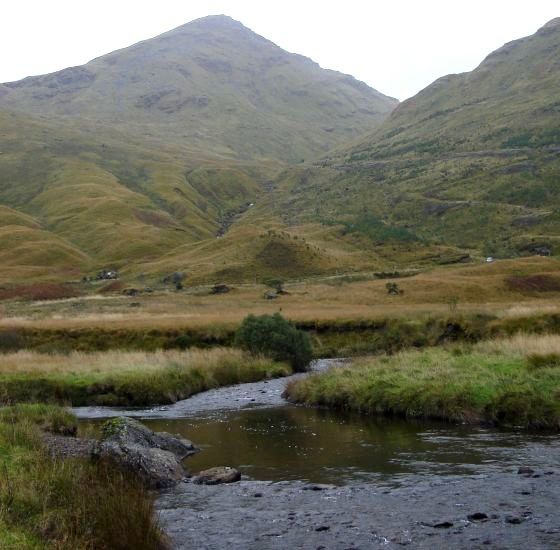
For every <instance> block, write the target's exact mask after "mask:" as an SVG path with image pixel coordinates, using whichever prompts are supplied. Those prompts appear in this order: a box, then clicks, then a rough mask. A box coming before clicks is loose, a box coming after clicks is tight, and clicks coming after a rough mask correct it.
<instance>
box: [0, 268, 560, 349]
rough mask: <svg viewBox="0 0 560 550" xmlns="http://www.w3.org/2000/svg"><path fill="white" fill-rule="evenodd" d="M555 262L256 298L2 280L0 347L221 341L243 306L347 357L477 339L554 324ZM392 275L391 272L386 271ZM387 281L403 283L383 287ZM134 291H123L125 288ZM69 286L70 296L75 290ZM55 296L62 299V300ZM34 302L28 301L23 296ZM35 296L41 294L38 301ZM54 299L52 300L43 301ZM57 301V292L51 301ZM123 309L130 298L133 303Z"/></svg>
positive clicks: (302, 287)
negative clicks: (285, 321)
mask: <svg viewBox="0 0 560 550" xmlns="http://www.w3.org/2000/svg"><path fill="white" fill-rule="evenodd" d="M559 274H560V262H559V261H558V260H557V259H555V258H543V257H531V258H523V259H517V260H507V261H506V260H504V261H496V262H494V263H491V264H486V263H484V264H481V263H471V264H464V265H453V266H442V267H438V268H434V269H425V270H423V271H419V272H414V271H413V272H401V273H398V277H396V276H397V274H396V273H394V274H393V273H374V272H360V273H353V274H345V275H338V276H332V277H316V278H312V277H310V278H307V279H305V280H300V281H298V280H289V281H287V282H286V283H285V285H284V287H285V290H286V291H287V294H283V295H281V296H279V297H278V298H277V299H275V300H266V299H264V293H265V292H266V291H267V290H270V287H267V286H266V285H264V284H239V285H233V289H232V290H231V292H229V293H227V294H223V295H212V294H211V288H212V287H211V286H210V285H207V286H205V285H196V286H195V285H189V284H188V283H187V284H186V288H185V289H184V290H182V291H179V292H176V291H175V290H171V289H170V288H169V285H167V286H165V285H163V284H161V283H160V285H159V286H155V287H154V288H153V292H144V291H143V289H144V288H145V284H144V285H143V284H141V282H140V281H138V280H134V279H132V280H131V279H126V278H125V279H123V280H120V281H117V283H118V284H114V283H110V284H107V283H106V282H100V283H94V284H93V283H92V284H89V285H85V286H83V287H82V286H81V285H66V287H65V288H59V287H57V286H56V285H55V284H50V285H47V284H46V283H42V284H32V285H20V286H13V287H8V286H7V287H5V288H4V290H1V289H0V297H2V296H5V297H6V299H4V300H1V301H0V351H4V352H10V351H15V350H19V349H32V350H35V351H39V352H43V353H60V352H65V353H69V352H71V351H73V350H80V351H86V352H92V351H107V350H119V349H120V350H143V351H156V350H158V349H162V348H164V349H180V348H185V347H192V346H196V347H201V348H208V347H216V346H222V347H223V346H230V345H231V344H232V342H233V335H234V332H235V330H236V328H237V327H238V326H239V324H240V323H241V321H242V320H243V318H244V317H245V316H247V315H248V314H255V315H261V314H265V313H266V314H272V313H276V312H280V313H281V314H282V315H283V316H284V317H287V318H289V319H291V320H292V321H294V322H295V323H296V324H297V325H298V326H299V327H300V328H302V329H304V330H306V331H308V332H309V333H310V335H311V337H312V340H313V347H314V351H315V355H316V356H322V357H328V356H340V355H356V354H360V353H362V354H363V353H378V352H383V351H395V350H397V349H399V348H402V347H406V346H417V347H418V346H426V345H436V344H439V343H441V340H446V339H449V334H447V332H446V331H448V330H450V329H448V325H455V326H456V327H455V328H454V329H451V330H453V331H454V333H455V335H456V336H457V338H458V339H467V340H470V341H472V340H478V339H481V338H488V337H492V336H496V335H500V334H504V335H508V334H511V333H514V332H516V331H519V330H524V331H526V332H540V333H542V332H554V331H560V306H559V305H558V304H559V303H560V302H558V298H559V297H560V290H559V289H560V275H559ZM392 276H395V277H396V278H390V277H392ZM387 283H395V284H397V286H398V289H399V290H400V291H402V293H400V294H399V295H390V294H388V291H387V287H386V285H387ZM126 288H136V289H137V290H138V292H139V293H138V294H137V295H135V296H126V295H124V294H123V293H122V290H123V289H126ZM76 294H78V295H77V296H76ZM64 296H67V297H66V298H65V297H64ZM33 297H34V298H35V299H31V298H33ZM37 298H40V299H37ZM49 298H51V299H49ZM55 298H58V299H55ZM131 306H132V307H131Z"/></svg>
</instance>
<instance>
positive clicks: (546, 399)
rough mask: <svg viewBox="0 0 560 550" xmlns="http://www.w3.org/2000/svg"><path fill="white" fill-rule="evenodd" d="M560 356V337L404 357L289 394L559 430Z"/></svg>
mask: <svg viewBox="0 0 560 550" xmlns="http://www.w3.org/2000/svg"><path fill="white" fill-rule="evenodd" d="M559 352H560V336H534V335H533V336H531V335H517V336H514V337H513V338H509V339H505V340H494V341H490V342H483V343H479V344H476V345H471V346H464V345H463V346H462V347H455V348H447V349H442V348H432V349H427V350H424V351H406V352H401V353H398V354H396V355H394V356H391V357H388V356H384V357H379V358H373V359H371V358H370V359H361V360H358V361H356V362H355V364H354V365H353V366H352V367H350V368H347V369H332V370H331V371H329V372H327V373H325V374H319V375H315V376H312V377H309V378H307V379H304V380H300V381H296V382H293V383H292V384H290V385H289V386H288V389H287V394H288V396H289V397H290V398H292V399H294V400H296V401H300V402H305V403H308V404H316V405H326V406H329V407H337V408H344V409H351V410H355V411H359V412H363V413H366V414H385V415H398V416H405V417H423V418H437V419H443V420H449V421H454V422H491V423H494V424H503V425H520V426H525V427H542V428H553V429H559V428H560V361H557V360H556V361H555V360H554V358H556V359H558V358H559V357H560V354H559ZM539 357H540V358H542V360H541V361H536V359H535V358H539ZM535 365H538V366H537V367H536V366H535Z"/></svg>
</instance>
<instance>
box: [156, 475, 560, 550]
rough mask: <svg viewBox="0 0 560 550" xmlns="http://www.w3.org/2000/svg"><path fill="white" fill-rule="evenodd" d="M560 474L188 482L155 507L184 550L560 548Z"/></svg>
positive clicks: (162, 499) (163, 496) (173, 538)
mask: <svg viewBox="0 0 560 550" xmlns="http://www.w3.org/2000/svg"><path fill="white" fill-rule="evenodd" d="M559 507H560V469H559V470H554V471H553V470H546V471H544V470H537V471H535V473H534V474H530V475H522V474H518V473H517V471H515V472H504V473H502V474H493V475H490V476H487V475H475V476H451V477H444V478H437V477H434V478H432V479H420V478H417V477H414V476H413V477H411V478H410V479H408V480H407V482H406V483H404V484H403V485H402V486H401V487H399V488H396V489H395V488H388V487H383V486H379V485H375V484H357V485H347V486H343V487H335V486H325V485H309V484H306V483H301V482H280V483H268V482H262V481H242V482H241V483H238V484H235V485H228V486H219V487H208V486H196V485H193V484H190V483H188V484H183V485H182V486H180V487H178V488H176V489H174V490H172V491H170V492H167V493H165V494H163V495H162V496H161V498H160V499H159V501H158V508H159V512H160V516H161V520H162V523H163V525H164V527H165V528H166V530H167V532H168V533H169V535H170V537H171V539H172V541H173V543H174V544H175V547H176V548H178V549H186V548H197V549H201V550H202V549H208V550H209V549H220V548H231V549H246V550H250V549H251V550H266V549H287V548H290V549H291V548H304V549H317V550H318V549H340V550H343V549H347V550H349V549H364V550H365V549H368V548H400V547H401V546H409V547H410V548H415V549H416V548H426V549H434V548H436V549H439V548H441V549H444V548H446V549H447V548H457V549H459V548H460V549H473V548H493V549H514V548H515V549H523V550H525V549H532V550H537V549H551V550H552V549H557V548H559V547H560V518H559V516H558V509H559Z"/></svg>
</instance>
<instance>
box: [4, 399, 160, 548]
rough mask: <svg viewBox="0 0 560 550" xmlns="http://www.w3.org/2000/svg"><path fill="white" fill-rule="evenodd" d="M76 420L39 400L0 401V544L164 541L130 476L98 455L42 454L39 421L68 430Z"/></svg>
mask: <svg viewBox="0 0 560 550" xmlns="http://www.w3.org/2000/svg"><path fill="white" fill-rule="evenodd" d="M75 421H76V420H75V418H73V417H72V416H71V415H70V414H69V413H67V412H66V411H62V410H61V409H58V408H56V407H49V406H45V405H31V406H24V405H22V406H18V407H8V408H4V409H0V548H6V549H8V548H13V549H16V548H17V549H19V548H22V549H23V548H37V549H39V548H41V549H42V548H60V549H64V550H66V549H68V550H81V549H84V550H85V549H88V550H89V549H93V548H95V549H100V550H109V549H117V550H125V549H130V548H135V549H139V550H156V549H162V548H165V547H166V543H165V538H164V535H163V534H162V532H161V530H160V529H159V527H158V525H157V522H156V520H155V515H154V509H153V502H152V497H151V496H150V495H149V494H148V493H147V492H146V491H145V489H144V488H143V487H142V485H141V484H140V483H139V482H138V481H137V480H135V479H133V478H129V477H127V476H126V475H124V474H123V473H122V472H120V471H118V470H115V469H113V468H111V466H110V465H109V464H107V463H104V462H97V463H92V462H89V461H86V460H81V459H80V460H79V459H66V460H57V459H53V458H52V457H50V456H49V455H48V454H47V452H46V451H45V448H44V446H43V440H42V438H43V436H42V433H41V428H47V429H49V430H51V431H67V430H69V429H71V428H72V426H73V425H74V424H75Z"/></svg>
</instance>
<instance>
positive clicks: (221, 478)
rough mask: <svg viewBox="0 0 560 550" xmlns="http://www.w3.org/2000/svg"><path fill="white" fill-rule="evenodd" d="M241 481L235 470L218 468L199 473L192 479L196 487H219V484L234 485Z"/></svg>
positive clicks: (224, 467)
mask: <svg viewBox="0 0 560 550" xmlns="http://www.w3.org/2000/svg"><path fill="white" fill-rule="evenodd" d="M240 480H241V473H240V472H239V470H236V469H235V468H229V467H227V466H218V467H216V468H210V469H209V470H204V471H202V472H200V473H199V474H198V475H197V476H195V477H193V480H192V481H193V483H196V484H197V485H219V484H221V483H235V482H236V481H240Z"/></svg>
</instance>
